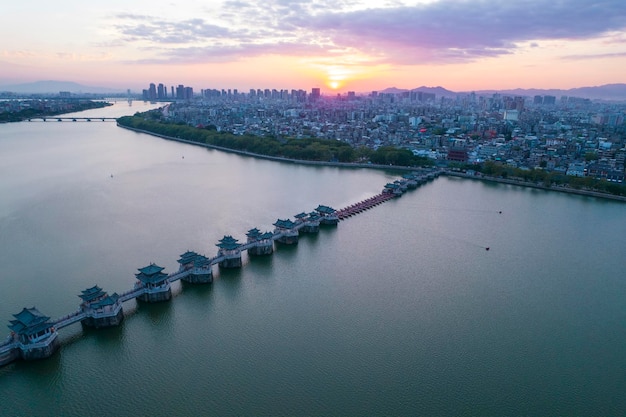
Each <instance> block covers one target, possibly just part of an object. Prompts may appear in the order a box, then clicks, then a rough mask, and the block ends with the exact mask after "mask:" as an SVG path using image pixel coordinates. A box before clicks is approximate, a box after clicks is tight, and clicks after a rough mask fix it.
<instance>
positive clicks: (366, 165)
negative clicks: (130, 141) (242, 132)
mask: <svg viewBox="0 0 626 417" xmlns="http://www.w3.org/2000/svg"><path fill="white" fill-rule="evenodd" d="M117 126H119V127H121V128H123V129H128V130H132V131H134V132H138V133H145V134H147V135H152V136H156V137H159V138H161V139H167V140H173V141H176V142H182V143H188V144H190V145H196V146H202V147H204V148H209V149H216V150H219V151H223V152H229V153H235V154H238V155H244V156H250V157H253V158H260V159H267V160H270V161H276V162H288V163H291V164H299V165H314V166H330V167H341V168H370V169H382V170H387V171H415V170H419V169H423V168H421V167H402V166H397V165H380V164H372V163H356V162H332V161H308V160H305V159H292V158H285V157H281V156H271V155H263V154H259V153H254V152H248V151H242V150H239V149H231V148H226V147H223V146H217V145H210V144H207V143H201V142H195V141H192V140H187V139H181V138H177V137H173V136H166V135H161V134H159V133H154V132H151V131H149V130H144V129H137V128H134V127H129V126H124V125H121V124H119V123H118V124H117Z"/></svg>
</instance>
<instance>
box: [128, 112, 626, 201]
mask: <svg viewBox="0 0 626 417" xmlns="http://www.w3.org/2000/svg"><path fill="white" fill-rule="evenodd" d="M117 125H118V126H119V127H121V128H124V129H128V130H132V131H134V132H139V133H145V134H147V135H152V136H156V137H159V138H162V139H166V140H173V141H176V142H182V143H188V144H190V145H196V146H202V147H205V148H209V149H216V150H219V151H223V152H230V153H235V154H238V155H244V156H250V157H253V158H260V159H267V160H270V161H276V162H287V163H291V164H300V165H313V166H331V167H341V168H369V169H379V170H386V171H416V170H420V169H423V168H420V167H403V166H397V165H393V166H389V165H379V164H371V163H366V164H361V163H354V162H331V161H307V160H302V159H290V158H284V157H279V156H270V155H263V154H258V153H253V152H247V151H241V150H237V149H230V148H225V147H223V146H216V145H209V144H206V143H200V142H194V141H191V140H186V139H181V138H176V137H172V136H166V135H161V134H158V133H154V132H151V131H149V130H144V129H137V128H133V127H129V126H124V125H121V124H119V123H118V124H117ZM443 173H444V174H445V175H450V176H454V177H460V178H469V179H473V180H482V181H489V182H498V183H502V184H510V185H518V186H522V187H530V188H537V189H541V190H546V191H558V192H562V193H568V194H577V195H584V196H588V197H597V198H604V199H608V200H614V201H622V202H626V197H624V196H618V195H613V194H607V193H601V192H598V191H590V190H577V189H574V188H569V187H563V186H552V187H546V186H544V185H539V184H534V183H531V182H527V181H519V180H512V179H507V178H497V177H489V176H485V175H480V176H478V175H471V174H466V173H462V172H457V171H452V170H449V169H445V170H444V171H443Z"/></svg>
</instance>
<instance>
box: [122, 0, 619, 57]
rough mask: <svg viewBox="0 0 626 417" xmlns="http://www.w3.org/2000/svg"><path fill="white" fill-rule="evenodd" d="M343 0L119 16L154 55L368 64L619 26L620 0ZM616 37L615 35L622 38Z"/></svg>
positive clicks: (288, 0) (125, 34)
mask: <svg viewBox="0 0 626 417" xmlns="http://www.w3.org/2000/svg"><path fill="white" fill-rule="evenodd" d="M354 4H355V3H354V2H353V1H351V0H346V1H344V0H335V1H330V0H268V1H266V2H264V3H262V4H260V3H256V2H247V1H243V0H228V1H226V2H225V3H223V4H222V6H221V8H220V9H219V10H218V11H217V13H213V14H211V15H207V16H208V17H207V19H208V18H218V19H219V24H216V23H210V22H209V20H207V19H204V18H202V17H197V18H193V19H187V20H182V21H169V20H167V19H161V18H153V17H149V16H140V15H132V14H120V15H118V16H117V18H118V19H120V20H121V22H118V23H117V24H116V25H115V27H116V29H117V31H118V33H119V36H120V38H121V39H123V40H124V41H125V42H131V43H132V42H137V43H150V44H152V45H154V46H155V51H158V52H159V54H158V55H159V56H158V57H156V58H153V60H157V61H161V62H163V61H166V62H167V61H169V60H171V61H176V60H179V62H180V60H181V59H189V60H191V61H194V62H195V61H198V60H202V59H204V60H206V61H215V60H234V59H237V58H239V57H247V56H258V55H263V54H288V55H297V56H305V55H310V54H317V55H318V56H324V55H328V54H329V51H338V50H339V51H341V50H344V51H347V50H350V51H357V52H361V53H363V54H367V55H369V56H370V57H372V59H373V60H374V61H375V62H379V63H396V64H420V63H433V62H439V63H442V62H466V61H472V60H476V59H480V58H484V57H496V56H501V55H506V54H511V53H514V52H515V51H516V50H517V49H519V48H521V46H520V45H522V44H528V43H529V44H530V45H531V47H536V46H537V43H536V41H538V40H551V39H588V38H594V37H599V36H602V35H604V34H607V33H609V32H611V31H613V32H619V31H622V30H623V29H624V28H626V7H624V6H623V0H601V1H589V0H569V1H566V0H550V1H548V0H527V1H523V2H522V1H517V2H504V1H486V0H478V1H462V0H440V1H438V2H434V3H428V4H421V5H417V6H395V7H386V8H376V9H366V10H354V8H352V9H351V8H350V7H352V6H354ZM622 39H623V38H622Z"/></svg>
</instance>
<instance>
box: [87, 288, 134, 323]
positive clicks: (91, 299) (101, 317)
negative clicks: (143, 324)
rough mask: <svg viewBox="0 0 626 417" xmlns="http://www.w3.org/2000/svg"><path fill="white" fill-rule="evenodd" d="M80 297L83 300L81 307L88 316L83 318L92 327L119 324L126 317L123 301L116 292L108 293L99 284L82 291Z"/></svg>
mask: <svg viewBox="0 0 626 417" xmlns="http://www.w3.org/2000/svg"><path fill="white" fill-rule="evenodd" d="M79 297H80V298H81V299H82V300H83V302H82V303H81V305H80V307H81V310H82V311H83V312H85V313H86V314H87V317H86V318H84V319H83V320H81V323H83V324H84V325H86V326H90V327H95V328H99V327H110V326H117V325H118V324H120V323H121V322H122V320H123V319H124V312H123V310H122V303H121V301H120V300H119V296H118V295H117V294H116V293H113V294H111V295H109V294H107V293H106V292H105V291H103V290H102V288H100V287H99V286H97V285H94V286H93V287H91V288H87V289H86V290H83V291H81V294H80V295H79Z"/></svg>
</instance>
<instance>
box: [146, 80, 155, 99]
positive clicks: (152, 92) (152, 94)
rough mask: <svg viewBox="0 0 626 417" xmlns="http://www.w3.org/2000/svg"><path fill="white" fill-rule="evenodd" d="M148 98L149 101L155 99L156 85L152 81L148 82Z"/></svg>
mask: <svg viewBox="0 0 626 417" xmlns="http://www.w3.org/2000/svg"><path fill="white" fill-rule="evenodd" d="M148 99H149V100H150V101H155V100H156V99H157V92H156V85H154V83H150V88H149V89H148Z"/></svg>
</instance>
